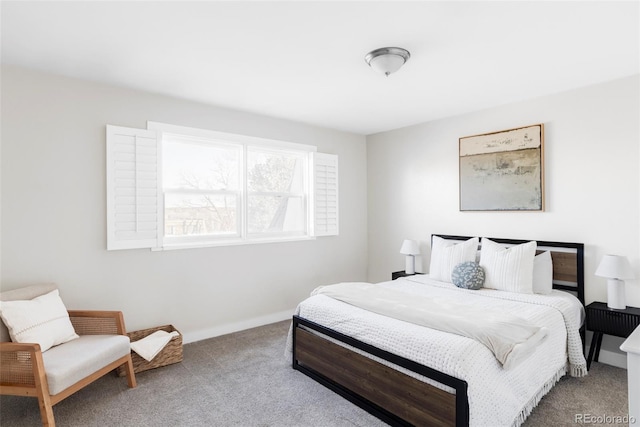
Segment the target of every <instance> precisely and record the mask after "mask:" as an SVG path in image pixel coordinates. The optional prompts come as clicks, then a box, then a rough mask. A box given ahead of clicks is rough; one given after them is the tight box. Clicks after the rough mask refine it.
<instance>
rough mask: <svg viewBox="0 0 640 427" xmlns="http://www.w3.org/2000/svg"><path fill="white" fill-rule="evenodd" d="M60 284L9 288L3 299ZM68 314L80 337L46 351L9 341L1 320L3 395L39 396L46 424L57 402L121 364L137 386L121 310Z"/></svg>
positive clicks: (49, 423)
mask: <svg viewBox="0 0 640 427" xmlns="http://www.w3.org/2000/svg"><path fill="white" fill-rule="evenodd" d="M55 289H57V288H56V286H55V285H54V284H46V285H36V286H29V287H26V288H21V289H16V290H11V291H6V292H2V293H0V301H23V300H33V299H34V298H36V297H39V296H42V295H45V294H48V293H50V292H51V291H53V290H55ZM68 313H69V318H70V320H71V324H72V325H73V329H75V332H76V334H77V335H79V336H80V337H79V338H77V339H74V340H72V341H69V342H66V343H63V344H60V345H57V346H54V347H51V348H50V349H48V350H46V351H44V352H42V351H41V347H40V345H39V344H35V343H15V342H10V340H11V339H10V335H9V332H8V330H7V328H6V326H5V324H4V322H0V394H9V395H17V396H30V397H36V398H37V399H38V403H39V406H40V415H41V418H42V424H43V425H44V426H55V420H54V416H53V408H52V407H53V405H55V404H56V403H58V402H60V401H61V400H63V399H65V398H66V397H68V396H70V395H71V394H73V393H75V392H76V391H78V390H80V389H81V388H83V387H85V386H86V385H88V384H90V383H92V382H93V381H95V380H96V379H98V378H100V377H102V376H103V375H105V374H107V373H108V372H111V371H113V370H114V369H116V368H117V367H119V366H122V367H123V368H124V369H125V372H126V375H127V383H128V385H129V387H131V388H133V387H136V378H135V374H134V371H133V364H132V362H131V352H130V345H129V337H128V336H127V335H126V330H125V326H124V319H123V316H122V312H119V311H73V310H69V311H68ZM65 317H66V316H65Z"/></svg>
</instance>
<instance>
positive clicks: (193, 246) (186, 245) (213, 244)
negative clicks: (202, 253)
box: [151, 236, 316, 252]
mask: <svg viewBox="0 0 640 427" xmlns="http://www.w3.org/2000/svg"><path fill="white" fill-rule="evenodd" d="M307 240H316V238H315V237H314V236H295V237H294V236H292V237H285V238H279V239H273V238H264V239H247V240H233V241H231V240H224V241H222V240H221V241H217V242H212V241H207V242H188V243H172V244H165V245H164V246H162V247H159V248H151V250H152V251H154V252H155V251H172V250H176V249H198V248H213V247H219V246H241V245H257V244H262V243H283V242H301V241H307Z"/></svg>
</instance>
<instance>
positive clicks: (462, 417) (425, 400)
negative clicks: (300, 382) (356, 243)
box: [293, 316, 469, 426]
mask: <svg viewBox="0 0 640 427" xmlns="http://www.w3.org/2000/svg"><path fill="white" fill-rule="evenodd" d="M312 331H315V332H312ZM325 337H330V338H332V339H334V340H337V341H340V342H343V343H345V344H347V345H349V346H351V347H355V348H357V349H359V350H362V351H364V352H365V353H367V354H370V355H373V356H376V357H379V358H381V359H384V360H386V361H389V362H391V363H393V364H395V365H398V366H401V367H403V368H406V369H409V370H411V371H413V372H416V373H418V374H420V375H423V376H425V377H428V378H430V379H432V380H434V381H437V382H438V383H440V384H443V385H446V386H449V387H451V388H453V389H454V390H455V394H451V393H448V392H446V391H444V390H441V389H439V388H437V387H434V386H433V385H431V384H428V383H425V382H423V381H420V380H417V379H415V378H413V377H410V376H408V375H406V374H404V373H402V372H400V371H397V370H395V369H393V368H390V367H388V366H386V365H383V364H382V363H379V362H377V361H375V360H372V359H370V358H368V357H365V356H363V355H361V354H359V353H356V352H354V351H352V350H350V349H348V348H345V347H343V346H341V345H338V344H336V343H334V342H332V341H330V340H328V339H326V338H325ZM293 369H296V370H298V371H300V372H302V373H304V374H305V375H308V376H309V377H311V378H313V379H315V380H316V381H318V382H319V383H321V384H323V385H324V386H326V387H328V388H330V389H331V390H333V391H335V392H336V393H338V394H340V395H341V396H343V397H344V398H346V399H348V400H350V401H351V402H353V403H355V404H356V405H358V406H360V407H361V408H363V409H364V410H366V411H367V412H369V413H371V414H372V415H375V416H376V417H378V418H380V419H381V420H383V421H385V422H386V423H388V424H391V425H403V426H406V425H428V426H468V425H469V403H468V398H467V382H466V381H463V380H460V379H458V378H455V377H452V376H450V375H447V374H444V373H442V372H439V371H436V370H435V369H432V368H429V367H427V366H424V365H420V364H419V363H416V362H413V361H411V360H409V359H406V358H403V357H400V356H398V355H395V354H392V353H389V352H387V351H384V350H381V349H379V348H376V347H374V346H372V345H369V344H366V343H364V342H362V341H359V340H356V339H354V338H352V337H349V336H347V335H344V334H341V333H339V332H336V331H334V330H332V329H329V328H326V327H324V326H321V325H319V324H317V323H314V322H311V321H309V320H306V319H303V318H301V317H299V316H293Z"/></svg>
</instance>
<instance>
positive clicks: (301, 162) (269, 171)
mask: <svg viewBox="0 0 640 427" xmlns="http://www.w3.org/2000/svg"><path fill="white" fill-rule="evenodd" d="M148 127H149V129H148V130H138V129H128V128H122V127H116V126H107V198H108V201H107V217H108V221H107V231H108V232H107V247H108V249H126V248H136V247H150V248H171V247H192V246H208V245H221V244H239V243H252V242H260V241H277V240H291V239H305V238H310V237H314V236H323V235H337V234H338V221H337V220H338V210H337V199H338V193H337V156H335V155H327V154H322V153H316V152H315V147H312V146H308V145H301V144H293V143H285V142H281V141H272V140H265V139H261V138H254V137H246V136H242V135H233V134H223V133H219V132H212V131H205V130H199V129H192V128H183V127H178V126H171V125H165V124H161V123H153V122H149V126H148ZM150 165H152V166H153V167H152V168H149V166H150ZM122 176H126V177H128V179H127V180H125V181H123V180H122V179H121V177H122ZM119 177H120V178H119ZM150 178H153V179H150ZM123 195H126V198H125V197H124V196H123ZM122 212H126V215H127V216H126V219H127V221H126V222H125V223H123V222H122V215H123V214H122ZM143 219H144V220H145V221H142V220H143Z"/></svg>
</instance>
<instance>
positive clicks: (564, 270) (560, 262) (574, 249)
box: [431, 234, 585, 305]
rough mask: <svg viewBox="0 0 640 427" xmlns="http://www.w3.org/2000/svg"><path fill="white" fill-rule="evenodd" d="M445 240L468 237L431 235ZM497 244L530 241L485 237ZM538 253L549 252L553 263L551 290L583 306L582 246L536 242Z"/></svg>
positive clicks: (466, 238)
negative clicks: (571, 294)
mask: <svg viewBox="0 0 640 427" xmlns="http://www.w3.org/2000/svg"><path fill="white" fill-rule="evenodd" d="M433 236H438V237H441V238H443V239H446V240H469V239H471V238H472V237H473V236H472V237H468V236H450V235H445V234H433V235H432V237H431V240H432V243H433ZM487 239H490V240H493V241H494V242H497V243H502V244H505V245H519V244H522V243H527V242H530V241H531V240H516V239H502V238H494V237H487ZM536 242H537V244H538V252H537V253H540V252H544V251H549V252H551V259H552V261H553V288H554V289H560V290H563V291H568V292H571V293H573V294H575V295H576V297H577V298H578V299H579V300H580V302H581V303H582V305H585V304H584V244H583V243H567V242H548V241H544V240H536Z"/></svg>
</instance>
